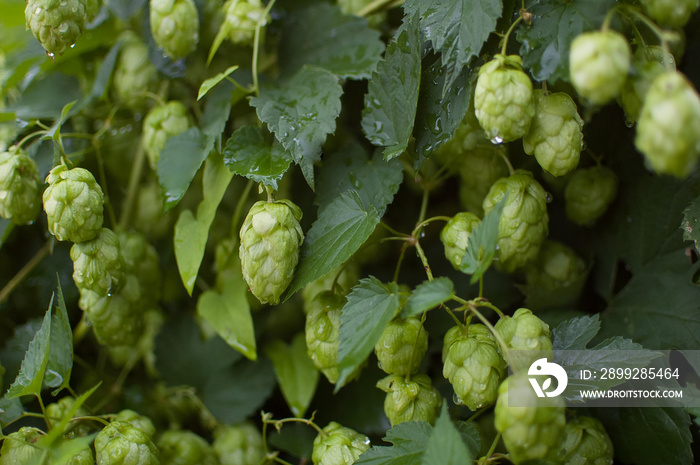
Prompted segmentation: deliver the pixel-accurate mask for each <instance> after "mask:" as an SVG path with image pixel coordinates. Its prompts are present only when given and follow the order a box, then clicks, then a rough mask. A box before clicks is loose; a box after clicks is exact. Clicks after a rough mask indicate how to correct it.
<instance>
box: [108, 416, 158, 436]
mask: <svg viewBox="0 0 700 465" xmlns="http://www.w3.org/2000/svg"><path fill="white" fill-rule="evenodd" d="M114 419H115V420H117V421H123V422H126V423H130V424H131V425H132V426H133V427H135V428H138V429H140V430H141V431H143V432H144V433H146V434H147V435H148V436H149V437H153V436H155V434H156V427H155V426H154V425H153V422H152V421H151V419H150V418H148V417H147V416H145V415H140V414H139V413H138V412H135V411H133V410H129V409H125V410H121V411H119V413H117V415H116V416H115V417H114Z"/></svg>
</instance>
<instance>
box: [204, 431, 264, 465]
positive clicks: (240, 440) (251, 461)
mask: <svg viewBox="0 0 700 465" xmlns="http://www.w3.org/2000/svg"><path fill="white" fill-rule="evenodd" d="M213 445H214V452H216V455H217V456H218V457H219V462H221V465H258V464H259V463H260V462H261V461H262V459H263V457H264V456H265V448H264V447H263V440H262V435H261V434H260V431H258V429H257V428H256V427H255V426H253V425H252V424H250V423H241V424H238V425H233V426H221V427H219V428H217V429H216V430H215V431H214V444H213Z"/></svg>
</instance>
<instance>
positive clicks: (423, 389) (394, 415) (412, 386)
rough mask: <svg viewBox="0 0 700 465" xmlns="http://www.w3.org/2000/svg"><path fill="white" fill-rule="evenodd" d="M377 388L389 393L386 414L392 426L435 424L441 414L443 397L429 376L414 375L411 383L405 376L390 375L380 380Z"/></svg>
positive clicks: (386, 399) (385, 406)
mask: <svg viewBox="0 0 700 465" xmlns="http://www.w3.org/2000/svg"><path fill="white" fill-rule="evenodd" d="M377 387H378V388H379V389H381V390H382V391H384V392H386V393H387V394H386V398H385V399H384V413H385V414H386V416H387V418H389V422H391V426H394V425H398V424H399V423H404V422H407V421H426V422H428V423H430V424H433V423H435V420H436V419H437V417H438V415H439V414H440V406H441V405H442V397H441V396H440V393H439V392H438V391H437V390H436V389H435V388H434V387H433V385H432V383H431V381H430V377H429V376H428V375H424V374H418V375H413V376H411V379H410V381H409V380H408V379H407V378H405V377H404V376H397V375H389V376H387V377H386V378H383V379H380V380H379V381H378V382H377Z"/></svg>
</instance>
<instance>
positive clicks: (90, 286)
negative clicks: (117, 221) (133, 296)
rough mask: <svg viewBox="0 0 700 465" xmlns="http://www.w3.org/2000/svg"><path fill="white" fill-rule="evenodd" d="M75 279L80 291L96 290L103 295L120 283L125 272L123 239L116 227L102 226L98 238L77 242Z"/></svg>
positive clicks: (74, 268)
mask: <svg viewBox="0 0 700 465" xmlns="http://www.w3.org/2000/svg"><path fill="white" fill-rule="evenodd" d="M70 258H71V260H73V281H75V285H76V286H77V287H78V289H80V291H81V292H82V291H86V290H88V291H93V292H95V293H97V294H99V295H101V296H105V295H107V294H109V293H110V292H111V291H112V289H113V288H116V287H117V286H118V285H119V282H120V281H121V279H122V276H123V275H124V263H123V261H122V256H121V254H120V247H119V238H118V237H117V235H116V234H114V233H113V232H112V230H110V229H107V228H102V229H100V231H99V232H98V233H97V236H95V238H94V239H91V240H89V241H84V242H81V243H79V244H73V247H71V249H70Z"/></svg>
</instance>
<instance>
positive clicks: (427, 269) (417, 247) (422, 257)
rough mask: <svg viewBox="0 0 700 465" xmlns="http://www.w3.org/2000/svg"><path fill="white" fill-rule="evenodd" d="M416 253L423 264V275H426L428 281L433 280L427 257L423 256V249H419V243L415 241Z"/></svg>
mask: <svg viewBox="0 0 700 465" xmlns="http://www.w3.org/2000/svg"><path fill="white" fill-rule="evenodd" d="M415 246H416V252H418V256H419V257H420V261H421V262H422V263H423V268H424V269H425V274H427V275H428V281H432V280H433V271H432V270H431V269H430V265H429V264H428V257H426V256H425V252H423V247H421V245H420V242H418V240H416V244H415Z"/></svg>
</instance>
